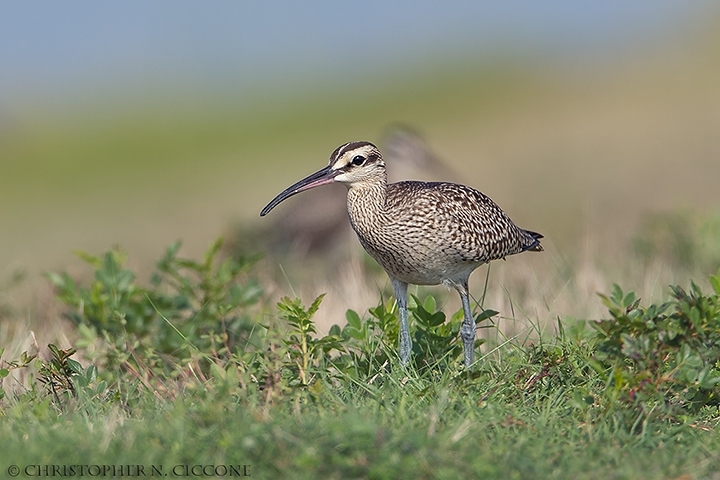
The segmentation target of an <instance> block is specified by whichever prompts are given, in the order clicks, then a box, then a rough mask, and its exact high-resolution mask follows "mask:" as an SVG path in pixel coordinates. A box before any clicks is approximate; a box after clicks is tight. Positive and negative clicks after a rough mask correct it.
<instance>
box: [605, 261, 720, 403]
mask: <svg viewBox="0 0 720 480" xmlns="http://www.w3.org/2000/svg"><path fill="white" fill-rule="evenodd" d="M710 283H711V284H712V287H713V290H714V293H713V294H710V295H704V294H703V293H702V291H701V289H700V287H698V286H697V285H696V284H695V283H692V284H691V288H690V291H689V292H687V291H685V290H684V289H682V288H681V287H679V286H673V287H671V291H672V296H673V298H672V300H670V301H668V302H665V303H663V304H660V305H655V304H653V305H650V306H648V307H643V306H641V305H640V299H639V298H636V296H635V294H634V293H633V292H629V293H627V294H626V293H624V292H623V291H622V289H621V288H620V287H619V286H617V285H615V286H614V287H613V290H612V292H611V294H610V296H605V295H601V298H602V300H603V303H604V304H605V305H606V306H607V307H608V309H609V311H610V314H611V315H612V317H613V318H612V319H609V320H601V321H598V322H592V323H591V325H592V326H593V327H595V329H596V331H597V339H598V344H597V354H596V363H595V366H596V370H597V371H598V373H600V374H601V375H602V376H603V378H605V379H606V380H607V383H608V386H609V388H610V389H611V390H612V391H613V392H614V394H615V395H616V396H618V398H620V399H623V400H624V401H627V402H631V403H633V404H636V405H639V406H641V407H642V408H643V409H644V411H646V412H650V411H653V410H657V411H659V412H661V413H665V414H674V413H680V412H683V411H697V410H698V409H699V408H702V407H704V406H706V405H718V403H719V401H720V271H719V272H718V275H715V276H711V277H710Z"/></svg>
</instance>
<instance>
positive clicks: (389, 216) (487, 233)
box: [260, 141, 543, 369]
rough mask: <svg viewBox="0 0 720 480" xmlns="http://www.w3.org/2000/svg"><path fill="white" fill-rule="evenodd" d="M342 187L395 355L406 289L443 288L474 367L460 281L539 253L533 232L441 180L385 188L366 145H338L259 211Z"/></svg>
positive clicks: (403, 335) (406, 338) (405, 342)
mask: <svg viewBox="0 0 720 480" xmlns="http://www.w3.org/2000/svg"><path fill="white" fill-rule="evenodd" d="M332 183H341V184H344V185H345V186H346V187H347V212H348V216H349V218H350V225H351V226H352V229H353V230H354V231H355V233H356V235H357V237H358V240H359V241H360V244H361V245H362V246H363V248H364V249H365V250H366V251H367V253H368V254H369V255H370V256H371V257H372V258H374V259H375V261H377V263H379V264H380V266H381V267H382V268H383V269H384V270H385V272H386V273H387V275H388V277H390V281H391V283H392V286H393V291H394V293H395V299H396V302H397V305H398V311H399V315H400V345H399V354H400V361H401V363H402V364H406V363H407V362H408V359H409V358H410V353H411V350H412V341H411V338H410V331H409V321H408V311H407V291H408V285H409V284H413V285H440V284H442V285H445V286H446V287H449V288H453V289H455V290H456V291H457V292H458V294H459V295H460V300H461V302H462V307H463V321H462V325H461V327H460V338H461V340H462V343H463V360H464V365H465V368H466V369H469V368H471V366H472V365H473V363H474V347H475V319H474V317H473V314H472V310H471V308H470V298H469V290H468V280H469V278H470V274H471V273H472V272H473V271H474V270H475V269H476V268H478V267H479V266H481V265H484V264H486V263H489V262H491V261H493V260H500V259H505V257H507V256H509V255H514V254H517V253H521V252H525V251H537V252H540V251H543V247H542V245H541V244H540V239H542V238H543V236H542V235H541V234H540V233H537V232H534V231H530V230H525V229H522V228H520V227H518V226H517V225H516V224H515V223H514V222H513V221H512V220H511V219H510V217H508V215H507V214H506V213H505V212H503V210H502V209H501V208H500V207H499V206H498V205H497V204H496V203H495V202H494V201H493V200H491V199H490V197H488V196H486V195H485V194H483V193H481V192H479V191H478V190H475V189H474V188H471V187H468V186H465V185H461V184H457V183H449V182H422V181H401V182H397V183H388V181H387V171H386V166H385V161H384V160H383V156H382V154H381V153H380V150H379V149H378V148H377V147H376V146H375V145H374V144H372V143H370V142H367V141H353V142H348V143H345V144H343V145H341V146H339V147H338V148H336V149H335V151H333V153H332V154H331V155H330V161H329V162H328V165H327V166H326V167H325V168H323V169H321V170H318V171H317V172H315V173H313V174H311V175H309V176H307V177H305V178H303V179H302V180H300V181H298V182H297V183H295V184H293V185H291V186H290V187H288V188H286V189H285V190H283V191H282V192H280V193H279V194H278V195H277V196H276V197H275V198H274V199H273V200H271V201H270V203H268V204H267V205H266V206H265V208H263V209H262V211H261V212H260V216H261V217H264V216H265V215H267V214H268V213H270V211H271V210H272V209H273V208H275V207H276V206H277V205H278V204H279V203H281V202H282V201H284V200H286V199H288V198H289V197H292V196H294V195H296V194H298V193H301V192H304V191H306V190H310V189H312V188H316V187H320V186H322V185H328V184H332Z"/></svg>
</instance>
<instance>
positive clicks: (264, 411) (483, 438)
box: [0, 241, 720, 478]
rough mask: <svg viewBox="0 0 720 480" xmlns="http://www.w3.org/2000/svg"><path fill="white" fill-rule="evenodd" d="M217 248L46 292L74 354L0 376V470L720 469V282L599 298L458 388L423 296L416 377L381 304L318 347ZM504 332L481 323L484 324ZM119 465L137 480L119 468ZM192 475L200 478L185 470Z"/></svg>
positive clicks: (103, 261) (558, 473)
mask: <svg viewBox="0 0 720 480" xmlns="http://www.w3.org/2000/svg"><path fill="white" fill-rule="evenodd" d="M220 246H221V242H220V241H217V242H215V243H214V244H213V245H212V246H211V248H210V249H209V250H208V252H207V253H206V255H205V257H204V258H203V260H202V261H199V262H196V261H193V260H189V259H184V258H180V257H179V256H178V251H179V244H177V243H176V244H173V245H171V246H170V247H169V248H168V249H167V252H166V253H165V255H164V256H163V257H162V258H161V259H160V260H159V261H158V262H157V265H156V269H155V272H153V273H152V274H151V276H150V279H149V281H148V282H147V285H148V286H142V284H141V283H140V282H138V281H137V279H136V276H135V274H134V272H132V271H131V270H129V269H127V268H126V267H125V266H124V262H125V256H124V255H123V254H122V253H121V252H120V251H118V250H112V251H110V252H107V253H106V254H104V255H102V256H99V257H95V256H90V255H83V258H84V259H85V260H86V261H87V262H88V263H89V264H90V265H91V266H92V268H93V270H94V275H93V277H92V279H91V280H89V281H85V282H78V281H76V280H74V279H73V278H72V277H71V276H70V275H69V274H67V273H62V274H50V275H49V276H48V278H49V279H50V281H51V283H52V284H53V285H54V288H55V292H56V295H57V298H58V299H59V300H60V301H61V302H62V303H64V304H65V305H66V316H67V318H68V319H69V320H70V321H71V322H72V324H73V325H74V326H75V327H76V336H75V338H76V340H75V347H74V348H68V349H62V348H59V347H57V346H55V345H49V346H48V354H47V355H37V356H36V355H34V354H29V353H23V354H21V355H19V356H18V358H16V359H8V358H5V357H3V360H2V363H1V364H0V377H2V378H3V384H2V385H3V390H0V435H2V438H3V458H4V463H3V465H2V467H3V468H4V469H7V468H10V467H11V466H12V465H17V466H19V467H20V468H21V469H24V468H25V467H26V466H27V465H30V466H31V467H32V468H36V467H34V466H37V465H41V466H42V465H65V466H69V465H85V466H88V465H101V466H107V467H106V468H111V467H112V466H115V467H114V468H116V470H115V471H112V470H106V472H110V473H107V475H106V476H113V475H115V476H121V474H124V475H129V474H132V473H135V474H136V476H150V475H151V474H155V475H160V474H162V475H164V474H168V475H171V476H179V475H180V476H182V475H181V474H183V472H185V476H251V477H253V478H273V477H274V478H400V477H404V478H408V477H409V478H499V477H503V478H571V477H578V478H608V476H612V477H613V478H637V477H642V478H677V477H679V476H681V475H688V477H687V478H702V477H706V476H709V475H710V474H711V472H715V471H717V470H718V469H719V468H720V461H719V460H718V458H720V456H719V455H718V453H720V441H719V440H718V437H717V435H716V434H715V432H714V430H715V429H716V428H717V423H718V418H719V412H718V404H719V400H720V347H719V346H718V345H720V341H719V337H718V336H719V335H720V272H718V274H717V275H714V276H711V277H710V285H711V287H712V292H711V293H709V294H707V293H703V292H702V291H701V289H700V287H698V286H697V285H695V284H692V285H691V286H690V289H689V291H686V290H684V289H683V288H681V287H679V286H675V287H671V290H670V291H671V292H672V298H671V299H670V300H669V301H667V302H665V303H662V304H651V305H648V306H643V305H642V303H641V301H640V299H638V298H636V296H635V294H634V293H632V292H629V293H625V292H623V291H622V290H621V288H620V287H619V286H617V285H616V286H614V287H613V289H612V292H611V293H610V295H607V296H601V300H602V302H603V303H605V305H606V306H607V308H608V309H609V317H608V318H606V319H600V320H590V321H573V322H570V321H562V320H560V319H558V321H557V328H558V334H557V335H551V336H549V338H548V336H547V335H544V334H542V332H541V331H539V329H537V332H536V336H535V338H534V340H533V341H532V342H530V341H521V340H519V339H515V338H507V339H503V340H501V341H499V342H488V344H485V345H484V346H483V348H482V351H483V352H484V353H483V355H482V356H481V357H480V358H479V359H478V361H477V364H476V365H475V367H474V368H473V369H472V370H471V371H470V372H467V371H465V370H464V369H463V368H462V360H461V358H460V357H461V356H460V352H461V346H460V345H458V336H457V331H458V328H459V323H460V322H461V318H462V314H461V312H458V313H456V314H455V315H453V316H451V317H450V318H449V319H446V318H445V315H444V314H443V313H442V312H440V311H437V308H436V303H435V302H436V300H435V299H434V298H433V297H432V296H428V297H426V298H424V299H420V298H418V297H412V301H411V309H410V310H411V312H412V319H411V321H412V323H413V331H414V332H415V338H414V344H413V348H414V351H413V361H412V363H411V364H409V365H407V366H406V367H403V366H401V365H400V364H399V361H398V357H397V352H396V345H397V335H398V320H397V314H396V309H395V306H394V304H393V303H391V302H389V301H387V300H386V299H383V298H381V299H380V302H379V304H378V305H377V306H376V307H374V308H371V309H369V311H368V314H367V315H361V314H359V313H357V312H355V311H352V310H348V312H347V315H346V320H347V323H346V324H345V325H344V326H343V327H339V326H333V327H332V328H331V329H330V331H329V333H328V334H327V335H321V334H319V333H318V331H317V328H316V326H315V323H314V321H313V315H314V314H315V313H316V311H317V310H318V309H319V308H320V307H321V302H322V300H323V296H319V297H318V298H316V299H315V300H314V301H313V302H312V303H311V304H310V306H309V307H306V306H305V305H304V304H303V302H302V301H301V300H300V299H296V298H295V299H291V298H283V299H281V300H280V302H279V303H278V304H277V305H276V306H275V308H274V309H270V308H267V307H266V306H265V304H264V298H265V297H264V294H263V292H262V287H261V283H260V282H259V281H258V280H257V278H256V275H255V271H254V267H253V265H254V263H255V259H254V258H226V259H221V258H219V253H218V252H219V251H220ZM497 316H498V313H497V312H494V311H492V310H484V311H483V310H482V309H480V311H479V313H478V315H477V320H478V324H479V326H481V327H489V328H492V326H493V323H494V322H495V320H496V318H497ZM589 327H592V328H589ZM481 344H482V341H480V340H479V341H478V345H477V346H478V348H479V347H480V345H481ZM23 373H24V374H29V375H27V376H26V377H23V375H22V374H23ZM23 378H25V380H22V379H23ZM11 464H12V465H11ZM131 464H132V465H134V466H135V467H137V468H140V467H142V468H144V470H143V473H142V475H139V474H138V471H137V470H136V471H133V472H130V471H120V470H117V468H119V467H118V466H121V465H125V466H127V465H131ZM194 465H211V470H205V471H204V472H202V471H198V470H195V473H192V472H190V471H189V470H188V471H187V472H186V471H185V470H183V469H189V468H191V467H192V466H194ZM38 468H39V467H38ZM78 468H79V467H78ZM98 468H99V467H98ZM127 468H130V467H127ZM178 469H179V470H178ZM113 472H114V473H113ZM33 473H37V472H34V471H29V472H24V471H21V472H20V474H21V476H22V475H26V476H27V475H30V476H32V474H33ZM90 473H92V472H90ZM201 474H202V475H201ZM683 478H686V477H683Z"/></svg>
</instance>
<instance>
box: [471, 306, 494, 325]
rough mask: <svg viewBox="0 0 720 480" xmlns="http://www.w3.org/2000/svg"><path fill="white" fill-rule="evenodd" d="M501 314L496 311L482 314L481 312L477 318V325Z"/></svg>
mask: <svg viewBox="0 0 720 480" xmlns="http://www.w3.org/2000/svg"><path fill="white" fill-rule="evenodd" d="M499 313H500V312H498V311H496V310H490V309H487V310H483V311H482V312H480V313H479V314H478V316H477V317H475V323H480V322H482V321H483V320H487V319H488V318H492V317H494V316H495V315H498V314H499Z"/></svg>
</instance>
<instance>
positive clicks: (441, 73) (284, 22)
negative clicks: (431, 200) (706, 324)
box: [0, 1, 720, 323]
mask: <svg viewBox="0 0 720 480" xmlns="http://www.w3.org/2000/svg"><path fill="white" fill-rule="evenodd" d="M0 9H1V12H0V63H1V64H2V65H3V67H2V72H0V279H3V278H5V279H7V278H10V277H11V275H12V274H13V272H16V271H18V270H25V271H26V272H27V273H28V275H27V276H28V278H29V279H30V281H31V282H39V281H41V280H40V279H41V278H42V276H41V275H40V273H41V272H44V271H48V270H59V269H65V268H69V270H70V272H71V273H72V272H73V271H75V272H77V271H81V267H80V265H81V261H80V260H78V259H77V258H75V257H73V255H72V252H73V251H75V250H78V249H79V250H83V251H86V252H91V253H97V252H100V251H105V250H106V249H107V248H109V247H111V246H113V245H116V244H117V245H121V246H122V247H123V249H124V250H125V251H128V252H132V256H131V258H133V259H134V261H135V262H137V264H135V265H132V267H133V268H135V267H137V269H138V270H140V271H141V272H142V271H143V269H145V270H146V271H147V272H148V273H149V272H150V270H151V265H152V263H153V262H152V260H153V259H156V258H158V257H160V256H161V255H162V252H163V251H164V248H165V247H166V246H167V245H168V244H170V243H172V242H173V241H175V240H177V239H182V241H183V254H184V255H186V256H187V257H189V258H195V257H198V256H199V255H200V254H201V252H203V251H204V250H205V249H206V247H207V245H208V244H210V243H211V242H212V240H213V239H215V238H216V237H217V236H218V235H220V234H225V235H226V237H228V244H233V245H235V248H236V249H238V250H242V249H243V244H244V243H245V242H246V237H245V235H248V237H247V238H250V234H249V233H247V232H251V231H253V230H255V229H257V228H260V227H263V226H265V225H268V224H270V223H269V222H270V221H271V219H267V222H266V223H265V224H263V223H261V221H260V219H259V218H258V217H257V214H258V212H259V210H260V209H261V208H262V206H263V205H264V204H265V203H266V202H267V201H268V200H270V199H271V198H272V197H273V196H274V195H275V194H276V193H277V192H279V191H280V190H282V189H283V188H285V187H286V186H287V185H289V184H290V183H292V182H294V181H295V180H297V179H298V178H301V177H302V176H304V175H305V174H307V173H309V172H311V171H314V170H316V169H318V168H319V167H321V166H322V165H324V163H325V162H326V159H327V158H328V156H329V154H330V152H331V151H332V150H333V149H334V148H335V147H336V146H337V145H339V144H341V143H344V142H346V141H349V140H356V139H367V140H370V141H374V142H378V143H379V142H381V140H382V139H383V138H384V136H385V135H386V134H387V132H388V131H389V130H391V129H392V126H393V125H397V124H398V123H400V124H404V125H409V126H410V127H412V128H413V129H415V130H416V131H418V132H420V134H421V135H422V137H423V138H424V140H425V141H426V142H427V144H428V146H429V148H430V149H432V151H433V152H434V153H435V154H436V155H437V156H438V157H439V158H440V159H441V160H442V162H443V163H444V164H445V165H446V166H447V168H448V170H449V171H452V172H454V175H455V178H454V179H455V180H460V181H462V182H463V183H466V184H469V185H472V186H474V187H476V188H478V189H480V190H482V191H483V192H485V193H486V194H488V195H489V196H491V197H492V198H493V199H495V200H496V201H497V202H498V203H499V204H500V205H501V206H502V207H503V208H504V209H505V210H506V211H507V212H508V213H509V214H510V215H511V216H512V218H513V219H515V220H516V222H517V223H519V224H520V225H523V226H525V227H526V228H530V229H533V230H538V231H541V232H542V233H543V234H544V235H545V237H546V241H545V244H546V250H547V253H546V254H545V255H544V256H535V258H530V259H525V260H523V262H522V263H523V265H524V266H526V265H527V263H530V265H531V267H530V271H532V272H533V274H532V275H528V268H527V267H522V268H521V266H519V264H518V266H515V264H514V263H513V262H512V261H510V262H507V265H505V264H503V265H500V266H498V267H495V266H493V268H494V269H495V270H494V272H495V273H493V275H492V276H491V285H492V284H493V283H500V284H501V285H503V287H502V288H498V289H497V290H498V296H500V297H503V296H505V297H506V296H507V295H506V294H505V293H503V292H504V289H507V290H508V291H511V292H513V295H514V296H515V298H514V300H512V299H511V300H510V308H512V302H513V301H516V302H522V300H523V299H524V298H526V297H527V296H533V295H534V296H536V297H538V298H539V300H538V301H537V302H536V303H537V305H534V304H533V305H530V306H528V310H529V311H535V312H537V311H538V309H541V310H543V309H544V311H545V312H546V313H543V314H541V316H542V315H544V314H547V315H551V314H552V312H556V311H557V310H559V308H558V307H557V306H553V305H554V303H553V302H556V301H557V299H558V297H559V296H560V295H562V292H563V288H565V287H564V286H567V285H571V286H572V285H574V286H575V288H576V289H575V290H572V291H571V292H570V294H568V295H571V296H570V298H571V299H570V300H569V301H568V303H567V304H568V305H570V306H572V307H577V306H578V305H582V306H583V307H582V308H580V307H578V308H577V309H576V310H572V309H571V311H569V312H568V311H564V312H563V313H565V314H569V315H578V316H582V315H590V314H592V313H593V312H594V311H593V310H588V309H587V308H584V306H585V305H586V304H588V303H589V302H590V301H593V302H594V303H598V302H597V301H595V300H594V293H595V292H597V291H606V290H607V286H608V285H610V284H612V283H614V282H621V281H622V280H623V278H618V277H621V276H622V275H621V274H623V272H625V269H627V268H630V267H632V268H636V267H637V268H638V269H641V270H642V269H645V270H644V271H645V272H650V273H648V278H649V279H648V280H647V282H646V283H647V285H650V287H648V290H644V289H643V285H640V286H638V287H637V290H638V291H639V292H640V293H641V294H642V293H643V292H647V291H649V292H650V293H652V292H657V291H663V288H655V285H656V284H658V283H660V284H661V285H660V286H662V284H664V283H669V282H676V283H683V281H684V280H683V278H685V277H684V276H685V275H691V274H692V273H693V272H695V271H696V270H701V271H702V273H704V274H709V273H713V272H715V271H716V270H717V267H718V262H720V253H719V251H718V248H720V247H719V245H720V240H718V236H719V232H718V216H717V215H718V213H717V212H718V206H719V205H720V189H718V188H717V182H718V179H719V178H720V141H718V134H717V132H718V131H720V55H718V50H719V48H720V10H719V9H718V7H717V4H716V3H714V2H692V3H684V2H683V3H679V2H670V1H660V2H637V3H633V4H632V5H628V4H626V3H624V2H619V1H613V2H602V3H598V4H593V5H588V4H577V3H575V2H569V1H567V2H556V3H553V4H552V5H540V4H532V3H530V2H502V4H496V3H494V2H458V3H456V4H453V5H439V4H433V3H431V2H421V3H417V2H392V3H385V2H379V1H377V2H369V3H364V4H363V5H362V6H359V5H350V4H335V3H332V2H322V1H319V2H310V3H303V4H302V5H299V4H298V5H285V7H284V8H283V9H278V8H276V7H275V6H267V5H264V4H263V3H262V2H249V3H246V2H243V3H238V4H233V3H220V4H214V5H198V4H194V3H191V2H174V3H173V4H172V5H170V4H168V3H162V2H160V3H152V4H147V3H144V2H124V3H123V4H122V5H120V4H117V5H110V4H94V3H91V2H63V4H62V5H61V4H53V3H41V4H34V5H28V4H23V3H17V2H6V3H3V5H2V6H1V7H0ZM389 169H390V170H392V169H393V166H392V165H390V166H389ZM293 202H295V203H297V204H298V205H301V204H302V202H303V200H302V198H300V197H298V198H297V199H294V200H293ZM290 203H291V202H288V204H287V205H285V204H284V205H282V206H281V207H279V208H278V210H277V212H273V214H274V215H275V214H277V215H280V214H281V213H282V212H283V211H284V209H290V208H293V206H292V205H290ZM288 211H289V210H288ZM263 221H265V220H263ZM237 232H244V233H242V234H238V233H237ZM261 238H263V237H262V236H261ZM261 243H262V242H261ZM343 247H345V245H343ZM358 249H359V245H358V244H357V242H355V241H354V240H352V241H349V242H348V243H347V251H352V252H357V251H358ZM588 259H590V260H588ZM588 262H590V263H592V265H593V267H592V269H590V270H592V271H588V268H589V267H588V266H587V265H588ZM268 264H269V266H270V270H272V269H274V268H275V269H276V268H277V264H278V262H277V261H269V262H268ZM658 264H661V265H663V266H666V267H667V268H668V269H669V270H668V271H669V272H670V273H669V274H668V273H667V271H666V272H665V273H664V274H660V273H658V271H657V268H656V267H657V265H658ZM307 267H308V264H307V263H303V264H301V266H299V267H297V269H293V268H285V270H286V272H285V275H287V278H288V282H287V283H285V282H284V281H282V280H281V281H278V286H277V288H276V290H277V291H274V292H272V293H273V294H276V295H278V296H279V295H280V294H288V293H290V290H291V289H292V288H296V289H298V290H299V291H300V293H302V288H300V287H301V286H300V285H298V282H297V281H296V279H298V278H302V279H303V283H307V284H308V287H307V288H308V289H309V290H311V291H310V292H307V294H306V295H303V296H304V297H305V296H306V297H307V298H314V296H316V295H318V294H319V293H322V292H323V291H327V290H328V289H329V288H328V283H334V284H337V283H338V282H337V279H336V277H332V280H333V282H329V281H328V280H326V283H325V284H323V283H322V280H317V281H316V283H313V281H314V280H312V279H313V277H311V276H308V275H307V272H306V270H305V268H307ZM367 267H368V266H366V265H364V264H363V263H362V261H361V262H360V267H357V266H351V267H343V268H344V269H345V270H347V269H354V268H359V269H360V270H361V271H362V272H364V271H366V269H367ZM523 268H524V269H523ZM603 268H605V270H603ZM73 269H75V270H73ZM370 270H371V273H372V266H370ZM608 271H609V273H608ZM636 271H637V270H633V272H636ZM513 275H514V276H515V277H518V278H519V277H522V278H526V277H528V276H531V277H533V278H532V279H531V280H532V281H534V282H535V283H533V284H528V283H527V282H525V283H523V282H521V281H520V280H518V281H514V280H512V278H515V277H513ZM608 275H609V276H612V277H613V278H611V279H608V278H607V277H608ZM663 275H664V276H663ZM678 275H679V276H683V278H666V277H673V276H675V277H677V276H678ZM276 277H277V276H276ZM477 277H478V278H479V277H480V276H479V275H478V276H477ZM280 278H282V277H280ZM377 278H381V277H377ZM658 279H659V280H658ZM346 280H347V279H346ZM666 280H667V281H666ZM383 281H384V280H376V283H377V282H380V287H378V286H377V285H376V284H373V283H372V282H369V284H370V286H369V287H366V290H370V294H368V295H367V296H365V297H363V296H362V295H360V294H358V292H359V291H360V290H361V289H359V288H356V287H357V285H356V284H353V283H352V281H350V280H348V281H345V282H344V283H345V284H346V285H348V287H347V288H348V289H353V288H355V291H354V294H355V296H354V297H353V296H352V295H353V294H351V293H347V292H345V293H341V294H339V295H336V296H335V298H337V300H336V302H337V303H338V307H337V310H338V312H339V313H338V312H334V313H331V315H333V316H334V317H335V319H334V320H333V321H332V322H330V323H335V322H337V321H338V320H337V318H342V315H343V313H342V312H344V311H345V309H346V308H355V309H358V310H362V309H364V308H367V306H369V305H374V304H375V303H376V298H377V296H376V294H377V290H378V288H380V289H382V288H383V287H382V283H381V282H383ZM480 281H481V280H476V282H477V284H476V286H477V287H478V288H480ZM523 281H524V280H523ZM366 283H368V282H366ZM634 285H637V282H635V283H634ZM303 286H304V285H303ZM558 292H560V293H558ZM491 293H492V292H491ZM578 293H580V294H581V295H582V296H583V301H581V302H577V294H578ZM32 295H37V294H32ZM310 295H313V297H310ZM332 297H333V295H329V296H328V298H327V299H326V301H325V303H324V305H323V308H326V309H328V308H329V309H331V312H332V306H331V305H332V302H333V300H332ZM591 297H592V299H591ZM7 298H8V294H7V292H3V297H1V298H0V302H3V303H8V302H7V300H6V299H7ZM489 298H490V299H491V300H492V296H491V295H489ZM585 298H588V300H585ZM35 299H36V300H37V298H36V297H35ZM41 300H42V298H41ZM498 303H501V302H500V300H498V299H497V298H496V299H495V304H490V306H491V307H492V308H496V309H498V310H500V309H501V308H502V307H503V306H502V305H498ZM597 308H598V310H595V311H602V308H601V307H600V306H599V305H598V307H597ZM506 310H507V309H506ZM6 311H9V310H7V308H6ZM548 312H549V313H548ZM320 314H322V312H319V315H320Z"/></svg>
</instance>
